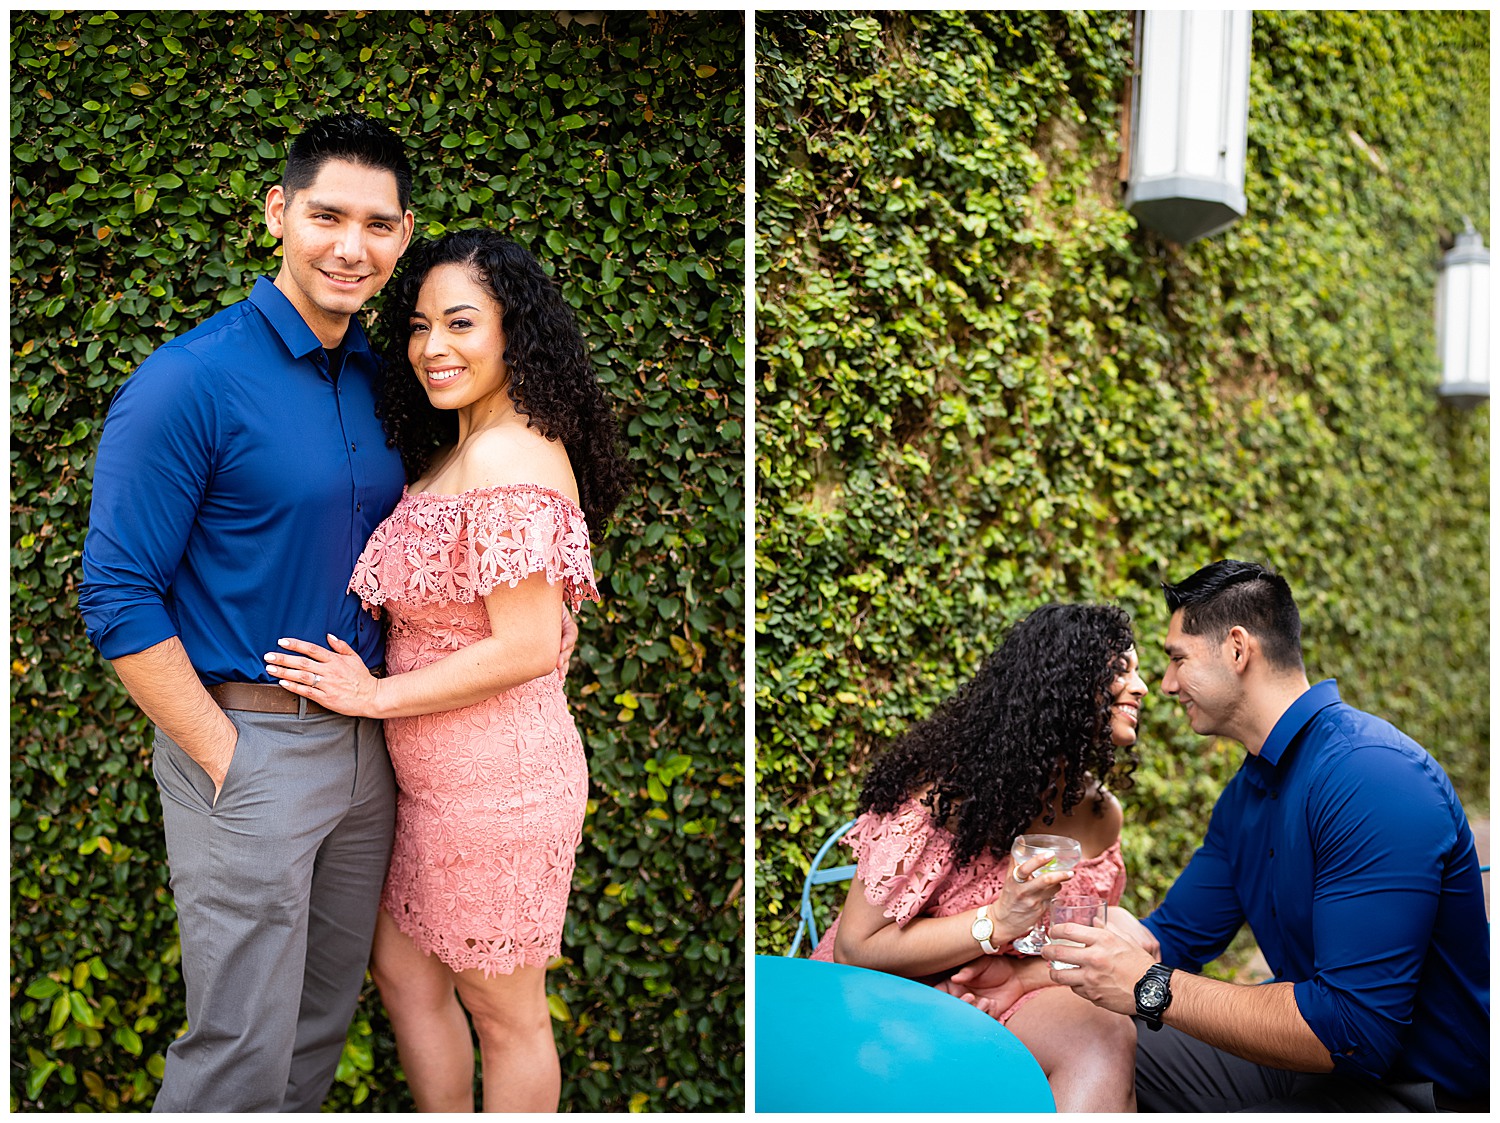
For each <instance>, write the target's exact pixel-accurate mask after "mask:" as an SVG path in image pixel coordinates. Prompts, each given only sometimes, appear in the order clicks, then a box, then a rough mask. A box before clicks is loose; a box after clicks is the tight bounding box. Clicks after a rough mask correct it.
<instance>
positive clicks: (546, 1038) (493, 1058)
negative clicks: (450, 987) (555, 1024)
mask: <svg viewBox="0 0 1500 1123" xmlns="http://www.w3.org/2000/svg"><path fill="white" fill-rule="evenodd" d="M456 978H457V982H458V993H459V997H460V998H462V999H463V1004H464V1006H465V1007H467V1009H468V1011H469V1016H470V1017H471V1018H472V1019H473V1020H474V1029H475V1031H476V1032H477V1033H478V1034H479V1055H480V1059H481V1061H482V1062H483V1074H484V1110H485V1111H556V1110H557V1100H558V1096H559V1095H560V1094H561V1091H562V1066H561V1065H560V1064H559V1063H558V1060H557V1044H556V1042H554V1041H553V1039H552V1015H551V1012H550V1011H549V1010H548V1009H547V987H546V983H547V972H546V969H545V968H543V967H519V968H517V969H516V971H515V972H514V973H513V974H510V975H492V976H490V977H489V978H486V977H485V976H484V974H483V972H480V971H463V972H460V973H459V974H458V975H457V976H456Z"/></svg>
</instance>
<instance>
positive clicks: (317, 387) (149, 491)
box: [78, 277, 404, 686]
mask: <svg viewBox="0 0 1500 1123" xmlns="http://www.w3.org/2000/svg"><path fill="white" fill-rule="evenodd" d="M343 348H344V357H343V363H342V368H341V370H337V371H331V370H330V369H329V356H328V354H327V352H325V351H324V349H323V346H322V344H320V343H319V342H318V338H317V336H315V335H314V334H313V332H312V329H311V328H309V327H308V326H307V324H306V322H305V321H304V320H303V319H302V317H301V315H300V314H299V313H298V312H297V310H296V309H295V308H294V307H293V306H292V304H291V302H290V301H289V300H287V298H286V297H285V296H284V295H283V294H282V292H281V291H280V290H279V289H277V288H276V286H275V285H274V284H273V283H272V282H271V281H270V280H269V279H267V278H264V277H262V278H260V279H259V280H258V281H257V282H256V284H255V288H254V290H253V291H252V292H251V294H250V296H249V298H248V299H247V300H243V301H241V302H240V303H238V304H235V305H232V306H231V307H229V308H226V309H225V310H224V311H222V312H220V313H218V314H217V315H215V316H213V317H211V318H210V319H208V320H207V321H205V322H204V323H202V324H200V325H199V326H198V327H196V328H194V329H193V330H192V331H190V332H188V333H187V334H186V335H182V336H179V337H178V338H177V339H174V340H172V341H171V342H169V343H167V344H165V345H164V346H162V347H160V348H158V349H157V350H156V351H155V352H154V353H153V354H152V355H151V356H150V357H149V358H148V359H146V361H145V362H144V363H142V364H141V366H140V369H139V370H137V371H136V372H135V374H134V375H133V376H132V377H131V378H130V379H129V380H128V381H127V382H126V383H125V385H124V386H122V387H121V388H120V391H119V393H118V394H116V395H115V400H114V402H113V403H112V405H111V406H110V411H109V416H108V418H107V420H106V421H105V425H104V432H103V434H102V435H101V438H100V442H99V454H98V457H97V459H96V461H95V467H94V498H93V506H92V508H91V510H90V514H89V532H88V536H87V538H86V539H85V541H84V548H83V585H82V587H81V589H80V591H79V594H78V605H79V609H80V611H81V612H82V613H83V617H84V622H85V624H86V625H87V628H88V634H89V638H90V639H91V640H92V641H93V642H94V644H95V646H97V647H98V648H99V651H100V653H101V654H102V655H104V656H105V658H108V659H115V658H118V657H119V656H122V655H129V654H133V653H135V652H138V651H143V650H145V649H146V648H148V647H151V646H152V645H154V644H157V643H160V642H161V641H163V640H166V639H170V638H171V637H172V636H178V637H180V638H181V640H182V644H183V646H184V647H185V648H186V650H187V654H188V658H189V659H190V660H191V661H192V664H193V667H194V668H195V669H196V670H197V672H198V676H199V678H200V679H201V680H202V681H203V683H204V684H205V685H210V686H211V685H213V684H215V683H219V682H230V681H234V682H269V681H272V680H271V679H270V678H269V677H268V676H267V675H266V673H265V660H264V659H263V658H262V657H263V656H264V654H265V653H266V652H268V651H275V650H277V648H276V641H277V640H278V639H280V638H281V637H283V636H291V637H296V638H299V639H308V640H312V641H314V642H316V643H324V642H326V641H325V640H324V636H325V635H326V634H327V633H329V632H332V633H333V634H334V635H336V636H339V637H340V638H342V639H344V640H345V641H346V642H348V643H349V644H350V645H351V646H353V648H354V649H355V650H356V651H357V652H359V654H360V657H361V658H362V659H364V661H365V663H366V664H367V665H374V664H377V663H379V662H381V661H382V660H383V659H384V649H383V645H382V641H381V636H380V630H379V626H378V625H377V624H376V623H375V622H374V621H373V620H372V619H371V617H370V616H369V614H368V613H365V612H363V611H362V610H361V608H360V603H359V599H358V598H357V597H354V596H352V595H350V594H349V593H348V591H347V589H348V583H349V576H350V574H351V573H352V572H353V570H354V563H355V561H356V560H357V559H358V557H359V554H360V551H361V550H363V549H364V545H365V541H366V540H367V539H368V538H369V536H370V532H371V531H372V530H374V529H375V526H376V524H377V523H379V522H380V520H381V519H382V518H384V517H385V516H386V515H387V514H389V513H390V511H391V508H392V507H393V506H395V504H396V501H397V500H398V499H399V498H400V496H401V486H402V483H403V480H404V475H403V472H402V468H401V460H400V457H399V456H398V455H397V453H396V452H395V451H394V450H392V449H390V448H388V447H387V446H386V438H385V433H384V432H383V431H382V429H381V425H380V422H379V421H378V420H377V419H376V417H375V398H374V389H373V385H372V383H373V376H374V374H375V370H376V365H375V362H376V360H375V357H374V355H373V353H372V352H371V350H370V346H369V344H368V342H367V341H366V339H365V335H364V332H363V331H362V330H361V328H360V327H359V325H358V324H357V323H355V322H354V321H352V320H351V321H350V325H349V331H348V333H347V334H346V335H345V337H344V344H343Z"/></svg>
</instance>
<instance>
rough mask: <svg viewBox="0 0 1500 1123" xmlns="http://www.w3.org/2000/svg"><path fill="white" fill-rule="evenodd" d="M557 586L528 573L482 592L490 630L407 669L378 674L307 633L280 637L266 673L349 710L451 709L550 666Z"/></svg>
mask: <svg viewBox="0 0 1500 1123" xmlns="http://www.w3.org/2000/svg"><path fill="white" fill-rule="evenodd" d="M562 603H563V585H562V583H561V582H559V583H558V584H555V585H553V584H549V583H548V581H547V578H546V575H545V574H541V573H534V574H532V575H531V576H530V577H527V578H526V579H525V580H523V581H522V582H521V583H520V584H519V585H517V586H516V587H515V588H508V587H505V586H501V587H500V588H497V589H495V590H494V591H493V592H491V593H489V594H488V595H487V596H486V597H485V598H484V606H485V610H486V612H487V613H488V614H489V618H490V632H491V634H490V635H488V636H486V637H485V638H484V639H481V640H477V641H475V642H474V643H472V644H469V645H468V646H467V647H462V648H460V649H459V650H457V651H455V652H453V654H451V655H448V656H445V657H444V658H442V659H438V660H436V661H435V662H432V663H429V664H428V665H427V666H425V667H419V668H417V669H416V670H413V671H408V672H406V673H405V674H399V675H389V676H387V677H386V678H381V679H377V678H375V677H374V676H372V675H371V674H370V673H369V671H368V670H366V669H365V665H364V664H363V663H362V662H360V659H359V656H357V655H356V654H355V653H354V651H353V650H352V649H351V648H350V647H349V645H348V644H346V643H344V642H343V641H342V640H340V639H338V638H337V637H336V636H329V637H328V642H329V644H330V645H331V647H332V650H329V648H325V647H319V646H318V645H317V644H315V643H308V642H306V641H305V640H295V639H284V640H281V641H280V644H281V646H282V647H284V648H286V649H287V652H295V654H288V653H287V652H268V653H267V655H266V672H267V673H268V674H270V675H272V676H273V677H275V678H277V679H279V680H280V682H281V685H282V686H283V687H285V688H286V689H287V690H290V691H291V692H292V693H293V694H300V695H302V696H303V697H304V698H309V699H311V700H313V701H315V702H318V703H320V704H322V705H324V706H327V707H328V708H329V709H330V710H333V711H335V712H336V713H341V714H348V715H349V716H351V717H373V718H391V717H412V716H414V715H417V714H431V713H438V712H439V711H442V710H456V709H459V708H460V707H462V706H470V705H473V704H474V703H475V702H481V701H483V700H484V699H486V698H491V697H493V696H494V695H496V694H499V693H500V692H501V691H504V690H508V689H510V688H511V687H514V686H519V685H521V684H522V683H523V682H530V681H531V680H532V679H535V678H540V677H541V676H542V675H545V674H547V673H548V672H550V671H552V670H553V669H555V668H556V666H557V663H558V647H559V644H560V643H561V642H562V630H563V624H562Z"/></svg>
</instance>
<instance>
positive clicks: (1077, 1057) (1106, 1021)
mask: <svg viewBox="0 0 1500 1123" xmlns="http://www.w3.org/2000/svg"><path fill="white" fill-rule="evenodd" d="M1006 1028H1007V1029H1009V1030H1010V1031H1011V1032H1012V1033H1014V1034H1015V1035H1016V1036H1017V1037H1019V1038H1020V1039H1021V1044H1023V1045H1025V1046H1026V1048H1027V1049H1028V1050H1029V1051H1030V1053H1031V1055H1032V1056H1033V1057H1035V1058H1036V1059H1037V1063H1038V1064H1040V1065H1041V1066H1042V1071H1043V1072H1045V1073H1046V1074H1047V1083H1048V1084H1050V1085H1051V1086H1052V1098H1053V1099H1054V1100H1056V1101H1057V1110H1058V1111H1059V1112H1064V1111H1134V1110H1135V1023H1134V1022H1133V1021H1131V1020H1130V1019H1129V1018H1127V1017H1125V1015H1123V1014H1114V1013H1111V1012H1110V1011H1108V1010H1101V1009H1100V1008H1099V1007H1097V1006H1095V1005H1094V1004H1093V1003H1092V1002H1089V1001H1088V1000H1087V999H1084V998H1080V997H1079V996H1078V995H1076V994H1074V993H1073V991H1072V990H1071V989H1069V988H1068V987H1064V986H1050V987H1047V988H1046V989H1044V990H1043V991H1042V992H1041V993H1040V994H1038V995H1037V996H1036V997H1035V998H1032V999H1030V1000H1029V1001H1028V1002H1027V1003H1026V1005H1025V1006H1022V1007H1021V1008H1020V1009H1019V1010H1017V1011H1016V1012H1015V1014H1014V1015H1013V1016H1012V1017H1011V1019H1010V1021H1009V1022H1007V1023H1006Z"/></svg>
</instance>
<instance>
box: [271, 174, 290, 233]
mask: <svg viewBox="0 0 1500 1123" xmlns="http://www.w3.org/2000/svg"><path fill="white" fill-rule="evenodd" d="M285 216H286V191H285V190H284V189H283V188H282V186H281V184H279V183H278V184H277V185H276V186H275V187H273V188H271V190H269V191H267V192H266V229H267V230H269V231H270V232H271V237H273V238H279V237H281V236H282V234H284V233H285V232H286V223H285Z"/></svg>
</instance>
